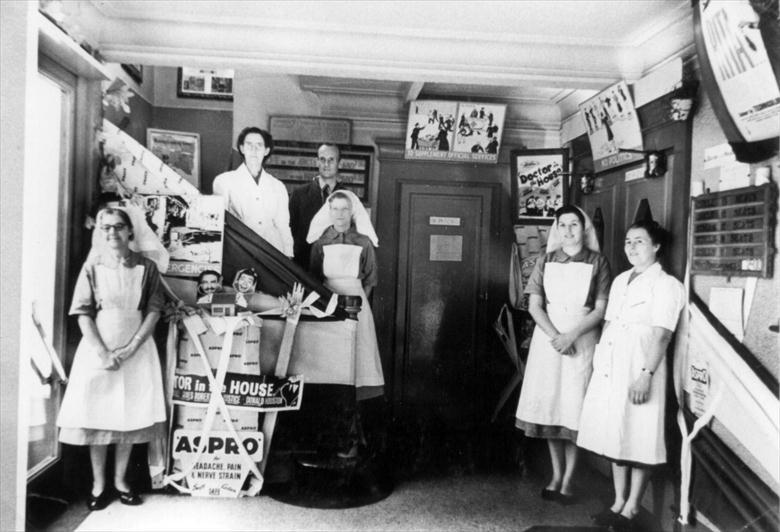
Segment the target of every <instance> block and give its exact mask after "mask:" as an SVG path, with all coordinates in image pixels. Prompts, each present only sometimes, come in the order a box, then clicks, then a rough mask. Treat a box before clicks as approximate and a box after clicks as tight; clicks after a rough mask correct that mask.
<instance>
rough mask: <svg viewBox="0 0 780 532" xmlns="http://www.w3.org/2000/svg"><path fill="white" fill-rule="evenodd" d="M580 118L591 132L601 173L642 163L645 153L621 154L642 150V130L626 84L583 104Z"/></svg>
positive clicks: (595, 156) (596, 163)
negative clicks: (638, 162) (629, 164)
mask: <svg viewBox="0 0 780 532" xmlns="http://www.w3.org/2000/svg"><path fill="white" fill-rule="evenodd" d="M580 115H581V116H582V120H583V122H584V123H585V128H586V129H587V131H588V140H590V149H591V151H592V152H593V167H594V170H595V171H596V172H597V173H598V172H602V171H604V170H608V169H610V168H615V167H618V166H622V165H624V164H628V163H632V162H635V161H640V160H642V157H643V154H642V153H631V152H628V153H627V152H620V151H619V150H621V149H623V150H637V151H641V150H642V130H641V128H640V127H639V118H638V116H637V114H636V109H634V101H633V100H632V98H631V93H630V92H629V91H628V85H627V84H626V82H625V81H620V82H618V83H615V84H614V85H612V86H611V87H608V88H607V89H606V90H603V91H602V92H600V93H599V94H597V95H596V96H594V97H593V98H591V99H589V100H587V101H585V102H583V103H581V104H580Z"/></svg>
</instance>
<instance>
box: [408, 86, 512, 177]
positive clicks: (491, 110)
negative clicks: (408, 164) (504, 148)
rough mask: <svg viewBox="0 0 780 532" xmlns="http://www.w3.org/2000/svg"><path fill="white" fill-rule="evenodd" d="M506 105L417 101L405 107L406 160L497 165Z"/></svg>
mask: <svg viewBox="0 0 780 532" xmlns="http://www.w3.org/2000/svg"><path fill="white" fill-rule="evenodd" d="M505 115H506V105H502V104H489V103H473V102H468V103H467V102H450V101H439V100H417V101H414V102H411V104H410V106H409V121H408V124H407V128H406V143H405V150H404V156H405V158H406V159H425V160H445V161H466V162H483V163H495V162H498V152H499V149H500V147H501V136H502V134H503V132H504V131H503V130H504V117H505Z"/></svg>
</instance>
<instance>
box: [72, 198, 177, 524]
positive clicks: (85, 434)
mask: <svg viewBox="0 0 780 532" xmlns="http://www.w3.org/2000/svg"><path fill="white" fill-rule="evenodd" d="M141 223H144V222H143V221H141ZM95 231H97V232H99V235H98V238H97V240H95V242H98V243H100V244H101V245H100V249H96V248H95V247H93V253H92V254H90V257H89V258H88V259H87V261H86V262H85V263H84V266H83V267H82V269H81V273H80V274H79V278H78V281H77V283H76V289H75V292H74V294H73V303H72V304H71V308H70V314H71V315H75V316H78V323H79V328H80V329H81V333H82V335H83V338H82V339H81V342H80V343H79V346H78V349H77V350H76V354H75V358H74V360H73V367H72V368H71V371H70V382H69V384H68V388H67V390H66V391H65V396H64V398H63V400H62V407H61V408H60V413H59V416H58V418H57V425H58V426H59V427H60V438H59V439H60V441H61V442H63V443H67V444H71V445H88V446H89V455H90V462H91V464H92V477H93V484H92V493H91V495H90V497H89V498H88V500H87V507H88V508H89V509H90V510H101V509H103V508H105V507H106V506H107V505H108V504H109V502H110V501H111V497H112V491H111V490H110V489H108V487H107V486H106V478H105V476H106V453H107V449H108V445H110V444H116V449H115V461H114V488H115V489H116V491H117V494H118V496H119V500H120V502H122V503H123V504H128V505H137V504H141V502H142V501H141V498H140V497H139V496H138V495H137V494H136V493H134V492H133V491H132V490H131V488H130V486H129V485H128V484H127V481H126V479H125V472H126V470H127V463H128V460H129V458H130V451H131V450H132V447H133V444H135V443H145V442H150V441H152V440H154V439H157V438H160V437H162V436H164V431H165V403H164V396H163V385H162V371H161V369H160V360H159V357H158V354H157V348H156V347H155V345H154V341H153V340H152V338H151V336H152V333H153V332H154V327H155V325H156V324H157V320H158V319H159V317H160V311H161V309H162V306H163V303H164V299H163V295H162V292H161V291H160V274H159V272H158V270H157V266H156V265H155V263H154V262H152V261H151V260H150V259H148V258H146V257H144V256H143V255H141V254H140V253H137V252H135V251H132V250H131V249H130V241H131V240H133V238H134V231H133V224H132V222H131V220H130V217H129V216H128V215H127V213H126V212H125V211H123V210H121V209H118V208H116V209H114V208H108V209H103V210H102V211H100V213H98V216H97V227H96V228H95Z"/></svg>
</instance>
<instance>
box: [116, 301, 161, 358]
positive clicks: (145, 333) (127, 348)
mask: <svg viewBox="0 0 780 532" xmlns="http://www.w3.org/2000/svg"><path fill="white" fill-rule="evenodd" d="M159 319H160V313H159V312H158V311H156V310H155V311H152V312H149V313H148V314H147V315H146V316H144V321H143V322H141V326H140V327H139V328H138V330H137V331H136V332H135V334H134V335H133V337H132V338H131V339H130V341H129V342H128V343H127V344H125V345H123V346H122V347H119V348H117V349H114V350H113V351H111V356H112V357H113V358H115V359H116V360H117V361H118V362H119V363H122V362H124V361H125V360H127V359H128V358H130V357H131V356H133V355H134V354H135V353H136V351H138V348H139V347H141V345H142V344H143V343H144V342H145V341H146V339H147V338H148V337H149V336H151V334H152V333H153V332H154V327H155V326H156V325H157V321H158V320H159Z"/></svg>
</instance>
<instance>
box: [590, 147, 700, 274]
mask: <svg viewBox="0 0 780 532" xmlns="http://www.w3.org/2000/svg"><path fill="white" fill-rule="evenodd" d="M674 163H675V157H674V155H670V156H669V157H668V161H667V165H668V171H667V173H666V174H665V175H663V176H661V177H657V178H653V179H636V180H629V181H626V173H627V171H630V170H633V169H634V168H636V167H626V168H621V169H618V170H615V171H612V172H609V173H605V174H603V175H601V176H599V177H598V178H596V181H595V186H594V189H593V192H592V193H591V194H589V195H587V196H582V199H581V205H582V208H583V210H585V212H586V213H587V214H588V216H590V217H591V218H593V216H594V214H595V212H596V209H601V212H602V216H603V219H604V224H605V227H604V240H603V242H602V250H601V251H602V253H603V254H604V256H605V257H606V258H607V260H608V261H609V265H610V267H611V269H612V275H613V277H614V276H616V275H617V274H619V273H621V272H623V271H625V270H627V269H629V268H630V267H631V265H630V264H629V262H628V259H626V256H625V253H624V252H623V240H624V238H625V234H626V230H627V229H628V227H629V226H630V225H631V224H632V223H634V220H635V218H636V215H637V210H638V209H639V205H640V203H641V202H642V201H643V200H646V201H647V203H648V205H649V207H650V213H651V214H652V217H653V220H655V221H656V222H658V223H659V224H661V225H662V226H664V227H666V228H667V229H668V230H669V231H671V232H672V234H673V235H674V236H676V237H677V238H676V239H675V241H674V242H675V248H674V250H675V251H677V252H678V253H679V250H680V249H682V250H684V249H685V248H684V242H685V241H684V239H680V238H679V237H680V236H684V234H685V226H684V225H683V224H684V219H681V217H679V216H675V214H678V213H675V212H673V211H674V209H675V208H679V207H678V206H677V203H679V202H678V201H675V199H676V198H674V197H673V196H674V194H677V195H684V194H685V191H686V188H685V186H683V185H681V184H680V183H675V181H674V180H673V176H674V170H675V164H674ZM685 185H686V186H687V183H686V184H685ZM681 222H682V223H681ZM675 258H679V257H678V256H674V257H670V259H675ZM676 262H679V260H678V261H676ZM676 262H675V261H674V260H670V261H669V262H667V263H666V264H665V265H666V266H667V267H672V271H673V272H674V273H677V274H678V275H680V274H681V271H678V270H679V266H678V265H677V264H676Z"/></svg>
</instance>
